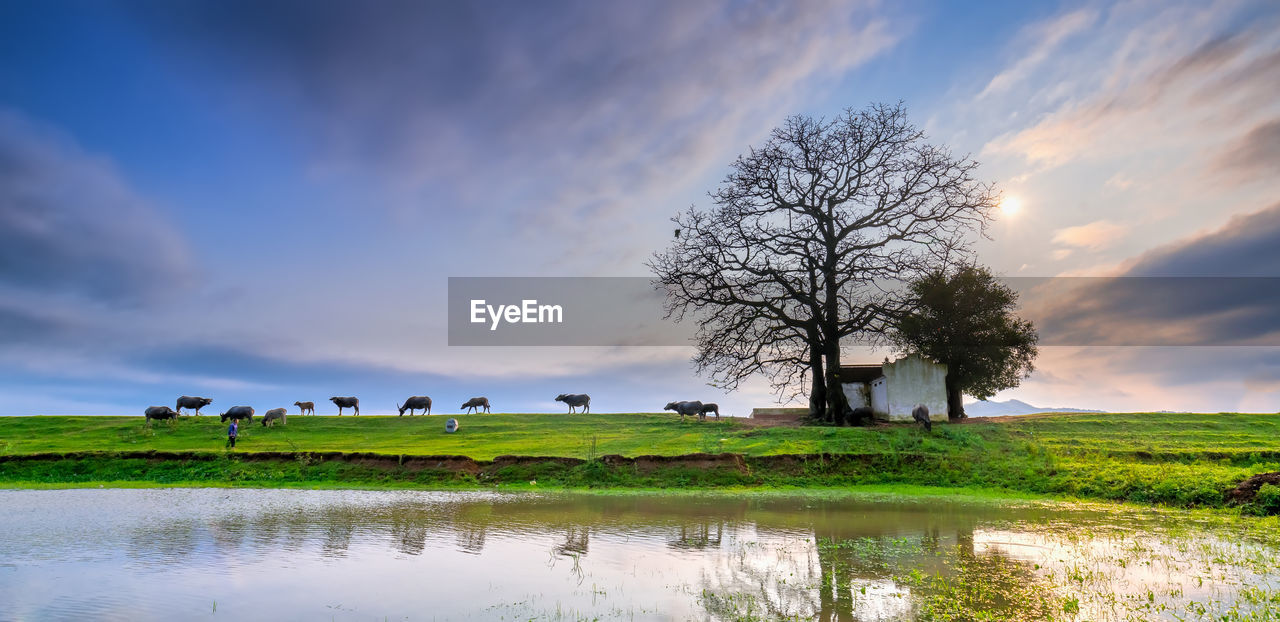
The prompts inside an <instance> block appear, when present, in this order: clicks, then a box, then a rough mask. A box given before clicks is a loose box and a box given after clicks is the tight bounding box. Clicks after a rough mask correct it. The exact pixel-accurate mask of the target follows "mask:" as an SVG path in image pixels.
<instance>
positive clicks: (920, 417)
mask: <svg viewBox="0 0 1280 622" xmlns="http://www.w3.org/2000/svg"><path fill="white" fill-rule="evenodd" d="M911 418H912V419H914V420H915V421H916V422H917V423H922V424H924V429H925V431H926V432H932V431H933V422H932V421H930V420H929V407H928V406H925V405H924V404H916V407H915V408H912V409H911Z"/></svg>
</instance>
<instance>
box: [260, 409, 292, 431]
mask: <svg viewBox="0 0 1280 622" xmlns="http://www.w3.org/2000/svg"><path fill="white" fill-rule="evenodd" d="M286 415H288V411H287V410H285V409H283V408H272V409H271V410H268V411H267V412H264V413H262V427H264V428H267V427H272V426H274V425H275V424H276V421H279V422H280V424H281V425H289V421H288V418H287V417H286Z"/></svg>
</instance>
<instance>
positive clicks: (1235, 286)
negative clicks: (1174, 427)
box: [1014, 205, 1280, 346]
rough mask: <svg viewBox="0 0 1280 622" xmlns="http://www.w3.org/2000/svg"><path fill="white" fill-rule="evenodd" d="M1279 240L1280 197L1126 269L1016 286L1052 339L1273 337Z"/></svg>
mask: <svg viewBox="0 0 1280 622" xmlns="http://www.w3.org/2000/svg"><path fill="white" fill-rule="evenodd" d="M1277 241H1280V205H1276V206H1273V207H1270V208H1267V209H1264V210H1261V211H1258V212H1255V213H1252V214H1248V215H1245V216H1237V217H1235V218H1233V219H1232V220H1231V221H1230V222H1229V223H1228V224H1227V225H1226V226H1225V227H1223V228H1221V229H1219V230H1217V231H1213V232H1210V233H1205V234H1202V235H1198V236H1194V237H1191V238H1188V239H1185V240H1181V241H1179V242H1175V243H1173V244H1170V245H1168V246H1164V247H1160V248H1157V249H1155V250H1152V251H1149V252H1147V253H1144V254H1143V255H1141V256H1139V257H1138V258H1137V259H1135V260H1134V261H1133V262H1132V263H1131V264H1130V266H1129V267H1128V269H1127V270H1126V272H1125V273H1124V274H1123V275H1122V276H1120V277H1114V278H1058V279H1047V280H1044V281H1042V282H1030V281H1028V282H1024V283H1021V284H1020V285H1021V286H1019V287H1018V289H1020V290H1022V292H1023V294H1022V295H1023V302H1024V306H1025V308H1026V310H1027V313H1028V315H1029V316H1030V317H1031V319H1033V321H1035V322H1036V324H1037V326H1038V327H1039V328H1040V331H1041V337H1042V342H1043V343H1044V344H1046V345H1196V346H1205V345H1270V346H1275V345H1280V243H1277ZM1014 281H1015V282H1016V281H1017V279H1014Z"/></svg>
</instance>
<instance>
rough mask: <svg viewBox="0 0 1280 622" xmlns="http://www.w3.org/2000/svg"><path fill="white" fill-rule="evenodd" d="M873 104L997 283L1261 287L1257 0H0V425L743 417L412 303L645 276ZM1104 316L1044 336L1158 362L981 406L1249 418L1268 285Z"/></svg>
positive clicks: (1277, 60)
mask: <svg viewBox="0 0 1280 622" xmlns="http://www.w3.org/2000/svg"><path fill="white" fill-rule="evenodd" d="M898 101H901V102H903V104H904V105H905V106H906V107H907V109H908V111H909V115H910V118H911V120H912V122H914V123H915V124H916V125H918V126H919V127H920V128H922V129H923V130H924V131H925V132H926V134H927V135H928V140H929V141H930V142H931V143H934V144H940V145H945V146H947V147H949V148H950V149H952V150H953V152H955V153H957V154H968V155H970V156H971V157H972V158H974V159H976V160H977V161H979V162H981V164H982V166H981V167H980V168H979V169H978V177H980V178H982V179H984V180H987V181H991V182H994V183H995V184H997V186H998V187H999V188H1000V189H1001V191H1002V192H1003V193H1004V195H1005V196H1006V197H1008V198H1010V199H1013V200H1012V201H1010V202H1009V203H1007V204H1006V205H1009V206H1012V205H1014V204H1015V202H1016V205H1017V206H1018V208H1017V209H1016V210H1015V209H1012V208H1010V209H1007V210H1003V211H1002V212H1001V213H1000V214H999V216H998V218H997V220H996V221H995V222H994V223H993V226H992V227H991V228H990V231H989V238H987V239H980V240H978V241H977V242H976V245H975V249H976V251H977V255H978V258H979V259H980V261H981V262H982V263H984V264H985V265H988V266H989V267H991V268H992V269H993V271H995V272H996V273H997V274H1000V275H1003V276H1009V277H1023V276H1025V277H1055V276H1175V277H1280V4H1276V3H1275V2H1269V1H1266V0H1263V1H1257V2H1247V1H1211V2H1206V1H1195V2H1165V1H1133V2H1116V3H1106V2H1096V3H1095V2H1085V3H1070V4H1066V3H1064V4H1054V3H1029V2H985V3H953V2H892V3H890V2H884V3H880V2H823V1H818V0H815V1H813V2H804V3H787V2H737V1H729V2H720V1H706V2H643V3H604V2H578V3H574V2H554V3H526V2H496V1H482V2H474V3H445V2H440V3H435V2H407V1H406V2H397V1H385V2H378V3H357V2H336V1H328V0H317V1H308V2H302V1H267V2H248V1H223V2H204V1H190V2H181V3H175V2H164V1H158V0H157V1H137V2H111V1H105V0H104V1H69V0H55V1H51V2H34V1H12V0H10V1H6V2H0V396H2V397H3V400H0V414H4V415H26V414H131V413H133V414H136V413H141V411H142V410H143V409H144V408H145V407H146V406H149V405H152V404H171V403H172V402H173V400H174V398H176V396H178V395H183V394H185V395H207V396H209V397H213V398H214V400H215V401H214V404H213V407H212V408H213V409H214V410H220V409H223V408H226V407H228V406H231V405H234V404H252V405H255V406H256V407H257V408H258V409H259V410H260V411H261V410H265V409H267V408H271V407H275V406H283V405H288V404H292V403H293V402H294V401H296V400H303V401H306V400H312V401H316V402H317V403H318V404H319V403H322V402H324V401H325V400H326V399H327V398H328V397H329V396H331V395H356V396H359V397H360V398H361V404H362V407H363V409H362V410H363V412H366V413H370V414H375V413H387V412H392V408H393V406H394V405H395V403H396V402H398V401H400V400H402V399H403V398H404V397H406V396H408V395H430V396H432V397H433V398H434V399H435V400H436V402H437V404H438V406H437V407H436V410H437V411H440V410H442V409H443V410H445V411H456V409H453V405H454V403H455V402H456V403H457V404H461V403H462V402H463V401H465V400H466V399H468V398H470V397H472V396H476V395H486V396H488V397H489V398H490V400H491V401H492V402H493V405H494V410H495V411H502V412H542V411H547V412H556V411H560V410H563V409H564V407H563V405H561V404H559V403H556V402H554V401H553V398H554V397H555V396H556V395H557V394H559V393H589V394H591V395H592V398H593V401H592V404H593V406H595V407H596V409H597V410H598V411H600V412H631V411H656V410H659V409H660V408H661V406H662V405H663V404H665V403H666V402H668V401H671V400H677V399H702V400H704V401H717V402H719V403H720V404H721V405H722V406H723V407H724V408H723V410H724V411H725V412H726V413H727V414H737V415H743V414H747V413H749V411H750V409H751V408H752V407H765V406H773V405H775V398H774V397H773V395H772V394H771V392H770V390H769V388H768V386H767V384H766V383H765V382H763V381H761V382H757V383H750V384H749V385H748V386H746V387H743V388H741V389H740V390H738V391H736V392H734V393H730V394H724V393H723V392H721V391H720V390H718V389H715V388H712V387H708V386H706V385H705V382H706V379H703V378H699V377H697V376H696V375H695V374H694V372H693V369H692V366H691V365H690V364H689V357H690V355H691V352H690V351H689V350H688V349H686V348H679V347H558V348H557V347H505V348H504V347H458V346H454V347H450V346H448V341H447V331H446V323H445V301H446V297H447V281H448V278H449V277H473V276H490V277H521V276H646V275H647V274H648V272H647V269H646V268H645V266H644V262H645V260H646V259H647V258H648V257H649V256H650V255H651V254H652V253H653V252H655V251H657V250H660V249H662V248H664V247H665V246H666V245H667V244H668V242H669V240H670V236H671V228H670V222H669V219H670V218H671V217H672V216H674V215H675V214H676V213H677V212H679V211H681V210H682V209H684V208H686V207H688V206H690V205H695V206H700V207H707V206H710V200H709V199H708V193H709V192H710V191H712V190H714V189H715V188H716V187H717V185H718V184H719V183H720V181H721V180H722V179H723V178H724V176H725V174H726V173H727V171H728V167H729V164H730V163H731V162H732V161H733V159H734V158H735V157H736V156H737V155H739V154H741V153H744V152H745V151H746V150H748V149H749V148H750V147H751V146H752V145H758V144H760V143H761V142H763V140H765V138H766V137H767V136H768V133H769V131H770V130H771V129H772V128H774V127H776V126H778V125H780V124H781V123H782V122H783V121H784V120H785V119H786V118H787V116H789V115H796V114H801V115H811V116H815V117H824V116H825V117H829V116H831V115H834V114H837V113H839V112H840V111H841V110H843V109H845V108H850V107H852V108H855V109H859V108H862V107H865V106H867V105H869V104H871V103H874V102H889V103H894V102H898ZM1247 282H1249V283H1259V282H1260V283H1266V281H1265V279H1264V280H1261V281H1247ZM1237 289H1240V288H1237ZM1261 289H1262V290H1265V289H1266V288H1265V287H1263V288H1261ZM1133 298H1134V296H1132V295H1129V296H1126V295H1124V294H1122V293H1116V292H1108V291H1103V290H1098V291H1089V292H1086V293H1085V294H1083V295H1082V296H1080V297H1077V298H1076V299H1075V300H1074V301H1072V302H1070V303H1069V304H1060V305H1056V306H1054V307H1053V309H1051V311H1052V312H1053V313H1055V314H1056V315H1057V316H1058V317H1056V318H1055V319H1056V321H1061V322H1065V323H1068V324H1070V325H1072V326H1080V325H1082V323H1083V324H1086V325H1087V324H1089V323H1090V322H1092V323H1094V324H1096V323H1097V322H1098V320H1097V318H1098V317H1102V316H1101V315H1098V314H1093V313H1092V312H1091V311H1090V310H1096V309H1104V310H1107V311H1108V313H1107V314H1106V317H1108V318H1117V317H1119V318H1128V319H1129V321H1130V323H1131V324H1132V325H1139V324H1143V325H1148V326H1150V325H1151V323H1152V322H1155V323H1157V325H1158V326H1159V327H1161V328H1162V329H1165V328H1167V329H1168V331H1169V332H1171V333H1179V334H1182V335H1184V336H1185V335H1192V337H1191V338H1187V339H1183V340H1181V341H1178V343H1180V344H1183V345H1177V346H1168V345H1165V346H1154V345H1052V346H1045V347H1043V348H1041V353H1040V357H1039V359H1038V361H1037V371H1036V372H1035V373H1034V374H1033V375H1032V376H1031V377H1030V378H1028V379H1027V380H1025V381H1024V382H1023V384H1022V385H1021V386H1019V387H1017V388H1015V389H1011V390H1007V391H1004V392H1002V393H1000V394H999V395H997V396H996V398H995V399H1009V398H1017V399H1022V400H1024V401H1027V402H1030V403H1033V404H1036V405H1039V406H1073V407H1082V408H1101V409H1107V410H1117V411H1132V410H1143V411H1148V410H1190V411H1210V412H1216V411H1276V410H1280V347H1277V344H1280V338H1278V337H1280V316H1278V312H1277V308H1278V305H1277V302H1278V301H1277V298H1276V294H1275V293H1274V291H1272V292H1268V291H1258V288H1256V287H1255V288H1252V289H1250V288H1244V291H1232V292H1217V291H1211V292H1206V293H1205V294H1204V295H1203V296H1194V297H1182V298H1180V299H1178V300H1170V301H1169V304H1167V305H1165V304H1161V305H1158V306H1159V309H1158V310H1156V309H1152V307H1153V305H1152V304H1151V301H1150V300H1147V301H1144V302H1145V304H1143V305H1138V306H1135V304H1136V303H1135V301H1134V300H1132V299H1133ZM1122 325H1123V324H1109V326H1112V327H1113V330H1114V327H1115V326H1122ZM1093 328H1094V329H1096V328H1097V327H1096V326H1094V327H1093ZM1091 343H1097V342H1091ZM1260 344H1261V345H1260ZM1267 344H1270V345H1267ZM887 354H889V353H887V352H884V351H872V350H868V349H866V348H864V347H861V346H859V345H857V344H848V348H847V352H846V357H845V358H846V360H847V361H848V362H850V363H856V362H870V361H878V360H881V359H882V358H883V357H884V356H885V355H887ZM327 406H329V404H327V403H325V404H324V405H323V406H319V408H318V410H320V411H321V412H322V413H324V412H328V410H336V409H327V410H326V407H327Z"/></svg>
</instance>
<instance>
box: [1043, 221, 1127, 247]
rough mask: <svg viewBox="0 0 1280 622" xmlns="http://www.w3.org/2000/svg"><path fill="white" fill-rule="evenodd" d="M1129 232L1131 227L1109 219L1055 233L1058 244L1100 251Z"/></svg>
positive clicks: (1055, 240) (1054, 239)
mask: <svg viewBox="0 0 1280 622" xmlns="http://www.w3.org/2000/svg"><path fill="white" fill-rule="evenodd" d="M1128 233H1129V227H1128V226H1126V225H1122V224H1117V223H1114V222H1111V221H1109V220H1098V221H1094V222H1091V223H1089V224H1087V225H1080V226H1077V227H1067V228H1065V229H1059V230H1058V231H1057V232H1055V233H1054V235H1053V241H1054V243H1056V244H1064V245H1066V246H1074V247H1076V248H1087V249H1089V250H1093V251H1098V250H1102V249H1104V248H1107V247H1109V246H1111V245H1112V244H1115V242H1116V241H1117V240H1120V239H1121V238H1123V237H1124V236H1125V235H1127V234H1128Z"/></svg>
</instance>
